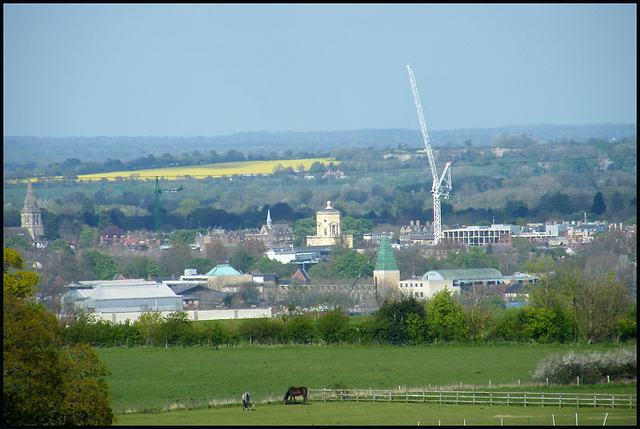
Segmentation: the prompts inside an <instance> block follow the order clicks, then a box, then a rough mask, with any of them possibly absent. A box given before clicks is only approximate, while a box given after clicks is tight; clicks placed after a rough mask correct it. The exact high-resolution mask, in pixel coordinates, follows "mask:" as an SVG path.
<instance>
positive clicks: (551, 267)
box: [525, 256, 562, 309]
mask: <svg viewBox="0 0 640 429" xmlns="http://www.w3.org/2000/svg"><path fill="white" fill-rule="evenodd" d="M525 266H526V268H527V270H528V271H529V272H530V273H532V274H534V275H535V276H536V277H538V280H537V281H536V283H535V284H534V285H532V286H531V287H530V289H531V292H530V294H529V301H530V302H531V303H532V304H534V305H535V306H537V307H540V308H545V309H554V308H558V307H560V306H562V295H561V292H560V285H559V283H558V281H557V277H556V276H555V271H556V263H555V261H554V260H553V259H552V258H551V257H550V256H544V257H542V258H536V259H534V260H533V261H531V262H528V263H527V264H526V265H525Z"/></svg>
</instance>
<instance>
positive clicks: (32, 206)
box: [20, 182, 44, 242]
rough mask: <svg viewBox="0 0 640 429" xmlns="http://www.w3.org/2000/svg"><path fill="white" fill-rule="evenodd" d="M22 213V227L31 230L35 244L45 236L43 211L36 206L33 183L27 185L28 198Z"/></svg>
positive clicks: (25, 200)
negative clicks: (39, 238)
mask: <svg viewBox="0 0 640 429" xmlns="http://www.w3.org/2000/svg"><path fill="white" fill-rule="evenodd" d="M20 213H21V214H22V227H23V228H27V229H28V230H29V233H30V234H31V238H33V241H34V242H36V241H38V237H42V236H43V235H44V225H43V224H42V211H41V210H40V209H39V208H38V205H37V204H36V194H35V193H34V192H33V186H32V185H31V182H29V183H28V184H27V196H26V197H25V199H24V207H23V208H22V210H21V211H20Z"/></svg>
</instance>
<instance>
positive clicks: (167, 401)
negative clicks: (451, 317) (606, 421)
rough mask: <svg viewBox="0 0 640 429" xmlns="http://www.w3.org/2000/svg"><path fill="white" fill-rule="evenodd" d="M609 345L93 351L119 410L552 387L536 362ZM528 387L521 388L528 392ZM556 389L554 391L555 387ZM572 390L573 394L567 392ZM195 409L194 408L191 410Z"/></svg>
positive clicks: (609, 389) (628, 389) (618, 389)
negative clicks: (350, 391)
mask: <svg viewBox="0 0 640 429" xmlns="http://www.w3.org/2000/svg"><path fill="white" fill-rule="evenodd" d="M610 348H611V347H610V346H586V345H581V346H576V345H571V346H568V345H557V344H553V345H495V346H482V347H475V346H460V345H458V346H447V345H442V346H413V347H393V346H355V345H345V346H293V345H288V346H271V347H270V346H244V347H231V348H220V349H212V348H168V349H165V348H131V349H126V348H112V349H96V352H97V353H98V356H99V358H100V360H101V361H103V362H105V363H106V365H107V367H108V368H109V369H110V370H111V371H112V375H110V376H108V377H107V383H108V384H109V387H110V393H111V395H112V398H113V401H112V405H113V408H114V410H115V411H116V413H123V412H129V411H141V410H147V411H153V410H157V411H160V410H162V409H166V408H171V407H172V406H173V405H175V406H176V407H178V406H179V405H181V404H182V405H184V404H189V403H191V404H193V405H195V404H200V405H201V406H206V404H211V403H213V404H219V403H225V402H226V401H228V400H229V399H231V401H232V402H233V401H234V400H238V399H239V398H240V396H241V395H242V393H243V392H245V391H248V392H251V395H252V398H253V401H254V402H255V403H257V404H260V403H265V402H266V401H268V400H271V401H274V402H277V401H279V400H281V398H282V397H283V396H284V393H285V391H286V389H287V388H288V387H289V386H301V385H304V386H306V387H308V388H312V389H322V388H361V389H369V388H372V389H391V388H398V387H399V386H402V388H408V389H411V388H421V387H428V386H430V385H431V386H433V387H436V386H438V387H451V388H459V387H460V383H462V385H463V387H464V388H465V389H470V388H474V387H477V388H482V389H486V388H488V386H489V382H490V381H491V384H492V388H502V389H514V388H516V389H517V388H518V385H519V384H520V388H522V389H524V388H526V389H529V390H531V389H552V388H551V387H549V388H547V387H533V386H530V385H528V383H529V382H530V381H531V373H532V372H533V370H534V369H535V367H536V366H537V364H538V362H539V361H540V360H541V359H543V358H545V357H547V356H548V355H550V354H553V353H563V354H564V353H566V352H568V351H569V350H573V351H575V352H577V353H582V352H586V351H595V350H598V351H604V350H607V349H610ZM525 386H526V387H525ZM556 389H558V388H556ZM561 389H562V391H573V390H579V391H588V392H598V393H600V392H606V393H635V392H636V385H635V384H633V385H624V386H621V385H599V386H580V387H576V386H572V387H564V388H561ZM572 389H573V390H572ZM195 408H197V406H195Z"/></svg>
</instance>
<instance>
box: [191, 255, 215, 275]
mask: <svg viewBox="0 0 640 429" xmlns="http://www.w3.org/2000/svg"><path fill="white" fill-rule="evenodd" d="M213 267H215V264H214V263H213V261H212V260H211V259H209V258H193V259H192V260H191V262H189V265H187V268H195V269H196V270H198V274H206V273H208V272H209V271H210V270H211V269H212V268H213Z"/></svg>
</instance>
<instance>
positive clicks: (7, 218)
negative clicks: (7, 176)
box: [2, 197, 311, 228]
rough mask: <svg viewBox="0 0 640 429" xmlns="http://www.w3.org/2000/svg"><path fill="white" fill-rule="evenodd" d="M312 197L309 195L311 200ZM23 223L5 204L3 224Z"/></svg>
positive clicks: (16, 212)
mask: <svg viewBox="0 0 640 429" xmlns="http://www.w3.org/2000/svg"><path fill="white" fill-rule="evenodd" d="M310 199H311V197H309V200H310ZM21 224H22V220H21V215H20V210H18V209H17V208H15V207H7V205H5V206H4V209H3V211H2V225H3V226H4V227H7V228H8V227H19V226H20V225H21Z"/></svg>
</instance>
